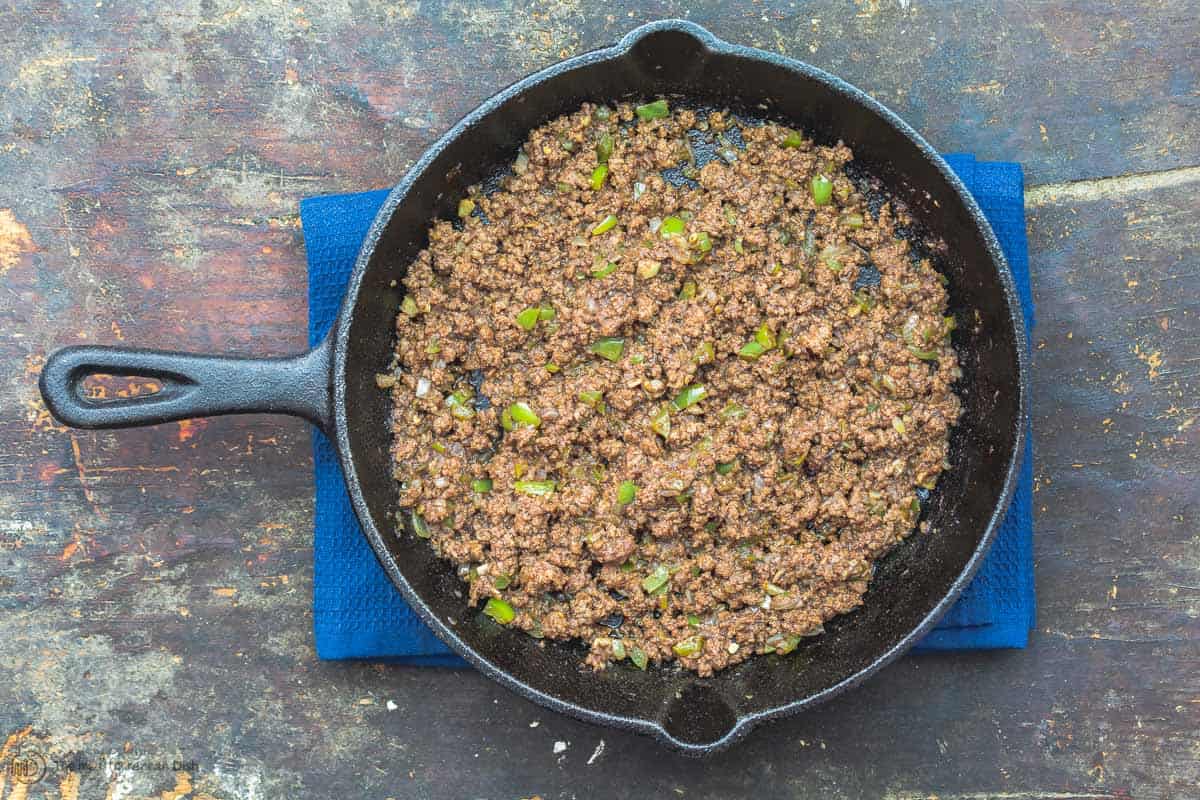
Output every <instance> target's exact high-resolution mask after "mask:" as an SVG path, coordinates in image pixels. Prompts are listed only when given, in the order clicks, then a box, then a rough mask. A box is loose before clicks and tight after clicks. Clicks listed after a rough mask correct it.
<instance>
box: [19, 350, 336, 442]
mask: <svg viewBox="0 0 1200 800" xmlns="http://www.w3.org/2000/svg"><path fill="white" fill-rule="evenodd" d="M330 353H331V347H330V344H329V340H328V339H326V340H325V341H324V342H322V343H321V344H320V345H318V346H317V347H316V348H314V349H313V350H310V351H309V352H307V353H304V354H302V355H296V356H288V357H285V358H237V357H231V356H207V355H198V354H195V353H176V352H171V351H167V350H141V349H137V348H127V347H98V346H94V345H84V346H76V347H66V348H64V349H62V350H59V351H57V352H55V353H54V354H53V355H51V356H50V358H49V359H47V360H46V365H45V367H43V368H42V374H41V377H40V378H39V380H38V387H39V388H40V389H41V392H42V398H43V399H44V400H45V401H46V406H47V408H49V409H50V413H51V414H53V415H54V418H55V419H57V420H58V421H59V422H61V423H63V424H64V425H69V426H71V427H73V428H130V427H134V426H137V425H155V424H157V423H160V422H171V421H174V420H181V419H189V418H191V417H215V416H218V415H221V414H251V413H267V414H291V415H293V416H298V417H303V418H304V419H306V420H308V421H309V422H312V423H313V424H314V425H316V426H318V427H319V428H321V429H322V430H324V431H329V430H330V428H331V425H330V420H331V419H332V414H331V411H330V390H329V382H330ZM92 375H119V376H123V377H145V378H154V379H156V381H157V382H159V383H160V384H161V389H160V390H159V391H158V392H156V393H154V394H148V395H141V396H139V397H117V398H105V399H96V398H89V397H87V396H85V394H84V392H83V382H84V381H85V380H86V379H87V378H88V377H89V376H92Z"/></svg>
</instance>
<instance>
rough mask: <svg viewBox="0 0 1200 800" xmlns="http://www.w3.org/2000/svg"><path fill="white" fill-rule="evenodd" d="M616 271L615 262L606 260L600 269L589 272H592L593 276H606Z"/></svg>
mask: <svg viewBox="0 0 1200 800" xmlns="http://www.w3.org/2000/svg"><path fill="white" fill-rule="evenodd" d="M616 271H617V262H615V261H608V262H605V264H604V266H603V267H600V269H594V270H592V273H591V274H592V277H593V278H607V277H608V276H609V275H612V274H613V273H614V272H616Z"/></svg>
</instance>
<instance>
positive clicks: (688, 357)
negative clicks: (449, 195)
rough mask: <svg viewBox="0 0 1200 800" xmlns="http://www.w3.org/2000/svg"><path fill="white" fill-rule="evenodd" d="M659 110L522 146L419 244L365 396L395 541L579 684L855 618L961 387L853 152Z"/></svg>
mask: <svg viewBox="0 0 1200 800" xmlns="http://www.w3.org/2000/svg"><path fill="white" fill-rule="evenodd" d="M656 110H657V111H658V112H659V113H662V109H661V107H659V108H657V109H655V108H654V107H651V111H650V112H649V113H647V112H645V110H644V107H643V115H644V116H646V117H651V118H649V119H641V118H640V116H639V114H638V113H637V109H635V108H634V107H633V106H631V105H620V106H618V107H617V108H616V109H609V108H606V107H602V106H599V107H598V106H594V105H590V104H589V105H584V106H583V107H582V108H581V109H580V110H579V111H578V112H576V113H573V114H570V115H568V116H564V117H561V118H559V119H556V120H554V121H552V122H550V123H548V124H546V125H544V126H542V127H541V128H538V129H537V130H535V131H534V132H533V133H532V134H531V136H530V137H529V140H528V141H527V142H526V143H525V145H524V147H523V150H522V152H521V154H520V155H519V156H518V158H517V161H516V163H515V164H514V167H513V175H512V176H511V177H509V178H506V179H505V181H504V183H503V185H502V187H501V188H500V190H498V191H497V192H495V193H494V194H492V195H491V196H484V195H483V194H481V193H479V192H478V191H475V190H473V191H472V193H471V195H470V197H469V198H467V199H465V200H464V201H463V203H462V204H461V206H460V208H459V213H460V215H461V217H462V221H461V223H458V224H451V223H450V222H437V223H435V224H434V225H433V227H432V229H431V230H430V233H429V246H428V248H427V249H425V250H423V251H422V252H421V253H420V255H419V256H418V257H417V259H416V260H415V262H414V263H413V264H412V265H411V267H410V269H409V271H408V274H407V277H406V278H405V280H404V288H405V291H406V293H407V295H406V298H405V301H404V304H403V306H402V308H401V309H400V313H399V314H398V316H397V318H396V331H397V334H398V344H397V347H396V360H395V364H394V370H393V372H391V373H388V374H386V375H381V376H380V385H381V387H383V388H386V389H388V390H390V391H391V393H392V396H393V398H394V418H393V428H394V432H395V443H394V447H393V451H394V458H395V477H396V480H397V481H398V482H399V486H400V499H401V505H402V506H403V507H404V508H406V509H411V511H410V512H408V514H406V519H405V520H404V522H405V525H406V527H408V529H409V530H411V531H413V532H414V533H416V534H417V535H420V536H423V537H427V538H428V539H429V542H430V544H431V545H432V546H433V547H434V548H435V549H436V551H437V552H438V553H439V554H440V555H441V556H442V557H443V558H446V559H449V560H450V561H452V562H454V563H455V564H456V565H458V567H459V573H460V575H461V576H462V577H463V579H464V580H465V581H466V582H467V584H468V586H469V599H470V602H471V603H472V604H486V605H485V613H487V614H488V615H489V616H491V617H492V618H493V619H495V620H496V621H497V622H499V623H500V624H507V625H511V626H515V627H517V628H520V629H521V630H523V631H525V632H527V633H529V634H530V635H532V636H536V637H545V638H550V639H581V640H583V642H585V643H586V644H587V645H588V647H589V648H590V650H589V652H588V655H587V658H586V660H587V663H588V664H590V665H591V666H592V667H594V668H596V669H602V668H604V667H606V666H607V665H608V664H609V663H610V662H613V661H627V662H630V663H632V664H633V665H634V666H635V667H640V668H642V669H645V668H646V665H647V664H648V663H661V662H669V661H672V660H678V661H679V662H680V663H681V664H682V665H683V666H684V667H686V668H688V669H692V670H696V671H697V672H699V673H700V674H701V675H708V674H711V673H712V672H713V671H715V670H719V669H723V668H725V667H727V666H730V665H732V664H736V663H738V662H740V661H743V660H744V659H746V658H749V657H750V656H752V655H754V654H759V653H765V652H777V653H788V652H790V651H791V650H793V649H794V648H795V647H796V646H797V644H798V642H799V641H800V639H801V637H805V636H811V635H814V634H818V633H820V632H821V631H822V623H823V622H825V621H826V620H828V619H830V618H831V617H834V616H836V615H838V614H844V613H846V612H847V611H850V610H851V609H853V608H855V607H856V606H858V605H859V604H860V603H861V601H862V596H863V593H864V592H865V591H866V588H867V583H868V581H869V580H870V579H871V575H872V569H873V562H874V561H875V560H876V559H878V558H879V557H881V556H882V555H884V554H885V553H887V552H888V550H890V549H891V548H892V547H893V546H894V545H895V544H896V543H897V542H900V541H901V540H903V539H904V538H905V537H906V536H908V535H909V534H910V533H911V532H912V531H913V530H914V529H915V527H916V525H917V518H918V515H919V512H920V506H919V503H918V497H917V490H918V487H925V488H930V487H932V486H933V484H934V482H935V481H936V480H937V477H938V474H939V473H940V472H941V471H942V469H943V468H944V459H945V458H946V452H947V438H948V431H949V429H950V427H951V426H952V425H953V424H954V422H955V421H956V419H957V417H958V414H959V401H958V398H957V397H956V396H955V395H954V393H953V391H952V383H953V381H954V380H955V379H956V378H957V377H958V376H959V375H960V374H961V373H960V372H959V370H958V364H957V360H956V357H955V353H954V350H953V349H952V347H951V344H950V335H949V334H950V331H951V330H952V329H953V318H952V317H946V316H944V315H945V313H946V300H947V299H946V292H945V290H944V288H943V285H942V282H941V276H940V275H939V274H938V273H937V272H936V271H935V270H934V269H933V268H932V266H931V265H930V263H929V262H928V261H927V260H922V259H918V258H916V257H915V256H914V254H913V253H912V252H910V246H909V244H908V243H907V242H906V241H904V240H902V239H900V238H898V236H897V233H896V231H897V228H898V226H900V225H902V224H905V223H906V222H907V221H908V220H907V218H906V217H905V215H904V214H903V212H902V211H899V210H897V209H896V208H895V207H893V206H891V205H890V204H884V205H883V206H882V208H881V209H879V210H878V211H877V212H872V211H871V210H870V209H868V207H867V203H866V199H865V198H864V197H863V196H862V195H861V194H860V193H859V191H858V190H857V189H856V188H855V185H854V184H853V183H852V182H851V181H850V180H849V178H847V177H846V174H845V172H844V167H845V166H846V164H847V163H848V162H850V160H851V152H850V150H849V149H848V148H846V147H845V146H842V145H840V144H839V145H838V146H836V147H824V146H816V145H814V144H813V143H812V142H810V141H809V140H807V139H804V138H802V137H801V135H800V134H798V133H797V132H795V131H791V130H788V129H786V128H783V127H780V126H777V125H774V124H767V125H749V124H740V123H738V122H737V121H736V120H735V119H733V118H732V117H730V116H729V115H727V114H722V113H708V114H705V115H704V116H703V117H702V118H698V117H697V114H696V113H695V112H692V111H687V110H684V111H676V112H674V113H670V114H667V115H665V116H658V117H655V113H654V112H655V111H656ZM689 136H690V137H691V142H692V144H691V145H689ZM610 140H611V152H609V149H610V148H609V143H610ZM701 141H708V142H710V143H711V144H712V154H713V156H712V158H711V160H708V161H707V163H703V164H702V165H701V164H700V161H702V160H703V159H700V161H698V160H697V159H696V156H695V153H696V152H698V151H700V146H699V142H701ZM692 145H695V147H693V146H692ZM600 162H606V166H607V174H603V173H604V170H602V169H601V170H597V167H598V166H599V165H600ZM664 171H666V173H665V174H666V175H667V176H673V177H674V178H675V181H674V183H679V184H680V185H679V186H676V185H674V183H673V182H672V181H668V180H665V179H664ZM596 187H599V188H596ZM868 265H870V266H868ZM875 271H877V280H875V281H874V283H873V284H871V283H870V282H869V281H867V280H866V279H867V278H868V277H869V276H870V277H876V273H875ZM856 286H857V287H858V288H856Z"/></svg>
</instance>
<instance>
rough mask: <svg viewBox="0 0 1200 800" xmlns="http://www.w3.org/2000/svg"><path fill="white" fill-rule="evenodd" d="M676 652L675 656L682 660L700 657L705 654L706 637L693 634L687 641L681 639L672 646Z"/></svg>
mask: <svg viewBox="0 0 1200 800" xmlns="http://www.w3.org/2000/svg"><path fill="white" fill-rule="evenodd" d="M671 649H672V650H674V651H675V655H677V656H679V657H680V658H688V657H690V656H695V655H699V654H700V653H703V652H704V637H703V636H700V635H699V634H693V635H692V636H689V637H687V638H686V639H681V640H679V641H678V642H676V643H675V644H674V645H672V646H671Z"/></svg>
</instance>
